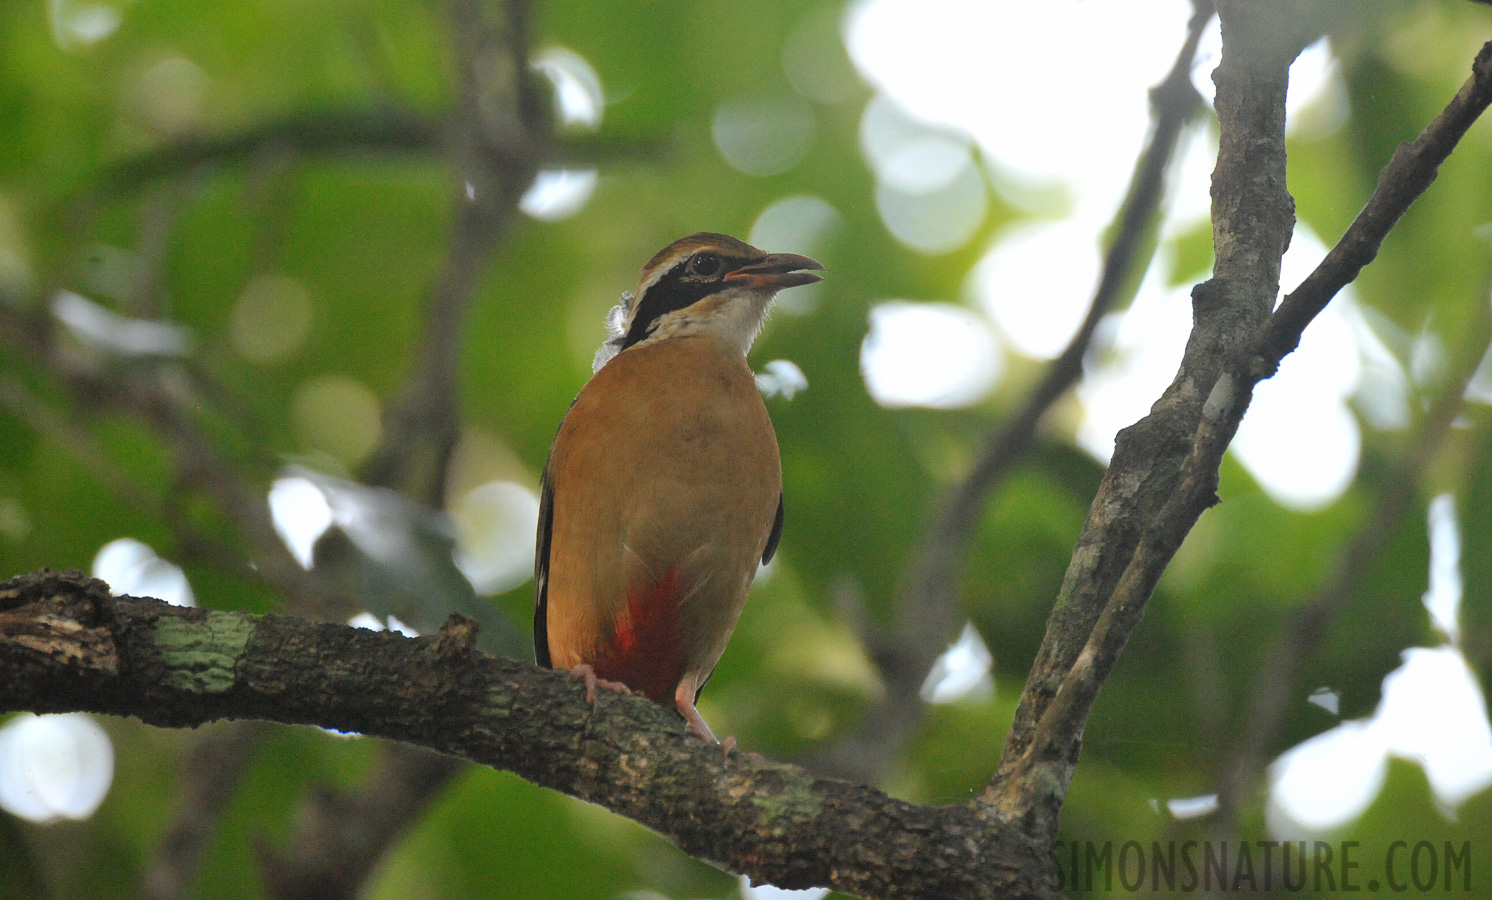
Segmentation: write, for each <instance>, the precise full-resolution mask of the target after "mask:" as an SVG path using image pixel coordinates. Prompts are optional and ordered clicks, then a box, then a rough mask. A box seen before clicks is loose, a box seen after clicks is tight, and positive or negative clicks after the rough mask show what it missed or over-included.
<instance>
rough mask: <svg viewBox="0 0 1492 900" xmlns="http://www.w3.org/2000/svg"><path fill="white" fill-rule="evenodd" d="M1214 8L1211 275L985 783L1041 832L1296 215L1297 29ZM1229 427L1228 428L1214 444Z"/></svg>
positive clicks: (1070, 578)
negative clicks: (1292, 86) (1207, 413)
mask: <svg viewBox="0 0 1492 900" xmlns="http://www.w3.org/2000/svg"><path fill="white" fill-rule="evenodd" d="M1218 13H1219V16H1220V17H1221V19H1222V28H1223V57H1222V62H1221V64H1220V65H1219V66H1218V69H1217V71H1216V72H1215V73H1214V75H1213V80H1214V82H1215V83H1216V84H1217V98H1216V107H1217V113H1218V120H1219V125H1220V138H1219V150H1218V160H1217V168H1216V171H1215V172H1214V174H1213V185H1212V196H1213V244H1214V247H1215V250H1216V263H1215V265H1214V268H1213V278H1212V280H1210V281H1208V282H1206V283H1204V284H1202V285H1199V286H1198V287H1197V288H1196V289H1195V290H1194V291H1193V293H1192V297H1193V319H1194V325H1193V328H1192V334H1191V337H1190V339H1189V340H1188V342H1187V347H1186V352H1185V354H1184V356H1183V358H1182V362H1181V368H1180V369H1179V371H1178V372H1177V374H1176V378H1175V380H1173V381H1172V383H1171V385H1170V387H1168V388H1167V389H1166V392H1165V393H1164V394H1163V395H1162V396H1161V398H1160V399H1159V400H1158V401H1157V402H1156V404H1155V406H1154V407H1152V410H1151V413H1150V415H1148V416H1146V417H1145V418H1144V419H1142V420H1140V421H1139V422H1137V423H1135V424H1134V425H1131V426H1130V427H1128V428H1125V429H1123V430H1122V431H1120V432H1119V434H1118V435H1117V437H1116V440H1115V447H1114V456H1113V459H1112V460H1111V462H1110V464H1109V469H1108V471H1107V472H1106V473H1105V475H1104V479H1103V482H1102V483H1101V485H1100V486H1099V491H1098V495H1097V496H1096V497H1095V499H1094V501H1093V505H1092V506H1091V507H1090V508H1089V513H1088V519H1087V521H1086V522H1085V523H1084V526H1083V531H1082V534H1081V535H1080V536H1079V538H1078V543H1077V547H1076V548H1075V550H1074V552H1073V557H1072V562H1071V563H1070V564H1069V566H1068V569H1067V575H1066V577H1065V578H1064V580H1063V584H1062V588H1061V592H1060V593H1059V595H1058V597H1057V602H1056V604H1055V606H1054V607H1053V610H1052V615H1051V617H1050V619H1049V621H1048V623H1047V631H1046V636H1045V638H1044V640H1043V641H1042V646H1041V650H1040V651H1039V653H1038V655H1037V657H1036V660H1035V662H1034V663H1033V664H1032V668H1031V674H1030V677H1029V678H1028V679H1027V681H1026V687H1025V690H1024V692H1023V693H1022V695H1021V702H1020V706H1019V707H1018V708H1017V710H1016V718H1015V723H1014V726H1013V727H1012V729H1011V733H1010V736H1009V738H1008V739H1007V740H1006V744H1005V752H1004V756H1003V759H1002V761H1001V766H1000V771H999V773H998V774H997V775H996V777H995V779H994V780H993V781H992V782H991V785H990V787H989V789H988V790H987V791H986V792H985V795H984V796H985V799H986V800H987V801H988V802H990V803H991V804H993V805H995V806H996V807H997V808H999V809H1001V810H1003V811H1004V814H1006V815H1009V816H1013V817H1021V816H1027V815H1032V814H1034V815H1035V816H1036V818H1037V821H1038V824H1039V827H1041V828H1044V829H1047V830H1049V831H1050V832H1051V834H1052V835H1053V836H1054V835H1055V828H1056V817H1057V812H1058V810H1059V809H1060V807H1061V799H1062V797H1063V796H1064V795H1065V794H1066V789H1067V785H1068V783H1069V782H1070V780H1071V777H1072V770H1073V767H1074V766H1075V765H1076V763H1077V758H1078V754H1079V751H1080V750H1081V746H1082V729H1083V726H1084V724H1085V723H1086V720H1087V714H1088V711H1089V709H1091V707H1092V703H1093V700H1094V699H1095V697H1096V695H1097V691H1098V688H1099V687H1100V686H1101V685H1102V683H1103V681H1104V679H1105V678H1107V676H1108V674H1109V672H1110V671H1111V670H1112V668H1113V666H1114V664H1115V663H1116V662H1117V660H1118V655H1119V652H1120V650H1121V649H1122V648H1123V646H1124V643H1125V642H1126V641H1127V640H1128V638H1129V635H1130V633H1131V632H1132V631H1133V630H1134V628H1135V627H1136V626H1137V625H1138V624H1139V620H1140V618H1141V616H1142V615H1143V614H1144V610H1145V604H1146V602H1147V601H1148V599H1149V597H1150V591H1151V589H1152V588H1153V587H1154V584H1155V581H1156V579H1158V578H1159V577H1160V572H1161V570H1162V569H1163V568H1164V566H1165V564H1166V562H1168V561H1169V559H1170V556H1171V553H1173V552H1174V550H1175V547H1176V546H1179V544H1180V541H1181V539H1182V538H1184V537H1185V535H1186V533H1187V531H1188V530H1189V529H1190V527H1191V525H1192V523H1193V522H1195V520H1196V517H1197V516H1199V515H1200V514H1201V513H1202V511H1203V510H1204V509H1205V508H1207V507H1208V506H1210V505H1211V504H1212V503H1213V502H1215V492H1214V489H1213V485H1215V480H1216V477H1217V468H1216V462H1215V461H1212V467H1211V469H1210V470H1208V469H1207V468H1206V467H1205V465H1200V464H1199V463H1198V461H1197V460H1198V456H1199V454H1198V453H1197V452H1196V450H1195V449H1194V447H1193V444H1194V440H1193V435H1194V433H1195V432H1196V431H1197V427H1198V425H1199V423H1201V422H1202V421H1203V411H1204V403H1205V402H1206V398H1207V397H1208V393H1209V392H1210V391H1211V390H1212V389H1213V384H1214V383H1215V382H1217V381H1218V379H1219V376H1220V375H1221V374H1222V370H1223V365H1224V361H1225V360H1228V359H1231V358H1233V357H1234V356H1235V355H1236V354H1237V353H1238V351H1239V350H1240V348H1245V347H1248V346H1249V345H1250V344H1251V343H1252V341H1253V339H1254V336H1255V335H1256V334H1257V333H1258V330H1259V328H1260V327H1261V326H1262V325H1263V323H1264V320H1265V318H1266V317H1267V316H1268V315H1269V311H1270V309H1271V307H1272V306H1273V304H1274V299H1275V295H1276V293H1277V292H1278V289H1279V271H1280V258H1281V257H1282V256H1283V255H1284V252H1285V247H1286V246H1287V245H1288V244H1289V241H1290V232H1291V228H1292V226H1293V224H1294V215H1293V209H1292V201H1291V199H1290V195H1289V192H1288V191H1287V190H1286V187H1285V88H1286V84H1287V80H1288V71H1289V66H1290V62H1291V60H1293V59H1294V57H1295V54H1296V53H1297V52H1299V50H1300V48H1301V47H1302V46H1303V45H1304V36H1303V35H1299V34H1293V35H1292V34H1286V33H1282V32H1281V31H1280V30H1279V24H1278V23H1280V22H1281V21H1286V22H1288V21H1293V19H1292V15H1293V10H1278V9H1271V10H1270V11H1269V12H1268V13H1267V15H1266V13H1265V11H1263V10H1262V9H1253V8H1251V7H1250V6H1248V5H1247V4H1242V3H1239V2H1222V3H1219V4H1218ZM1265 19H1268V20H1269V21H1268V22H1266V21H1264V20H1265ZM1241 415H1242V413H1241V411H1240V412H1239V416H1241ZM1236 424H1237V420H1236V419H1234V420H1233V426H1234V427H1236ZM1231 436H1232V432H1231V431H1228V433H1227V436H1226V438H1224V439H1223V440H1222V444H1221V447H1222V448H1226V446H1227V438H1231ZM1220 457H1221V450H1220V449H1219V451H1218V458H1219V459H1220ZM1209 459H1210V458H1209Z"/></svg>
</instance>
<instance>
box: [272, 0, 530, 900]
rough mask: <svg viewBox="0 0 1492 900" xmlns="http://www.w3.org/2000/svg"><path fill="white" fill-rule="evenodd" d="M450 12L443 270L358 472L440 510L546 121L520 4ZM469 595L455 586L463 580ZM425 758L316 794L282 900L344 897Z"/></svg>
mask: <svg viewBox="0 0 1492 900" xmlns="http://www.w3.org/2000/svg"><path fill="white" fill-rule="evenodd" d="M490 8H491V7H490V5H489V4H483V3H481V2H479V0H455V2H453V3H452V6H451V12H452V27H453V31H454V35H455V44H456V47H457V48H458V57H459V60H458V61H459V66H460V72H461V95H460V101H459V112H458V115H457V118H456V120H455V123H454V128H455V134H454V135H453V140H452V144H453V145H454V146H453V153H454V162H455V164H456V166H455V167H456V173H455V174H456V178H455V184H454V197H453V201H452V203H453V219H454V224H453V229H452V235H451V243H450V249H449V253H448V255H447V259H446V265H445V270H444V272H443V273H442V275H441V278H440V281H439V283H438V284H437V285H436V287H435V289H434V290H433V292H432V294H431V296H430V298H429V301H428V302H427V305H426V308H425V319H424V326H425V330H424V335H423V339H422V342H421V347H420V352H419V356H418V358H417V361H416V364H415V368H414V372H413V374H412V375H411V376H410V378H409V380H408V381H407V382H406V384H405V385H404V388H403V389H402V390H401V391H400V393H399V395H398V396H397V397H396V398H395V399H394V400H392V401H391V402H390V403H389V405H388V407H387V408H386V409H385V412H384V437H383V441H382V443H381V444H380V445H379V446H378V447H377V448H376V449H375V450H374V452H373V453H372V454H371V455H370V457H369V459H368V462H367V463H366V465H365V466H364V467H363V471H362V479H361V480H362V481H363V482H364V483H366V484H370V485H376V486H381V487H388V488H393V489H395V490H398V491H400V492H401V493H403V494H405V495H406V496H409V497H411V498H414V499H416V500H419V501H420V502H422V503H425V504H427V505H429V506H432V507H436V508H440V507H443V506H444V505H445V500H446V496H445V495H446V484H447V480H448V476H449V470H450V461H451V454H452V451H453V450H454V449H455V445H456V441H457V438H458V436H459V432H460V414H461V402H460V391H459V388H460V382H459V363H460V356H461V338H462V335H463V332H464V326H465V322H466V313H467V310H468V309H469V308H470V306H471V301H472V298H473V296H474V295H475V293H476V289H477V285H478V282H479V279H480V277H481V275H482V272H483V270H484V269H485V267H486V265H487V262H488V260H489V259H490V258H491V255H492V252H493V250H494V249H495V248H496V247H497V244H498V242H499V240H500V239H501V237H502V236H503V234H504V233H505V231H506V229H507V227H508V225H509V223H510V222H511V221H512V219H513V217H514V215H516V213H517V208H518V202H519V200H520V199H521V198H522V196H523V193H524V191H525V190H527V188H528V186H529V184H530V183H531V182H532V181H533V178H534V175H535V174H536V173H537V171H538V167H539V164H540V161H541V160H542V159H543V158H544V155H545V153H546V152H547V149H548V147H549V145H550V139H551V132H550V121H549V118H548V116H547V113H546V112H545V109H544V105H543V103H542V102H541V100H540V97H539V94H538V90H537V86H536V84H535V83H534V80H533V77H534V76H533V72H532V70H531V67H530V66H529V62H528V54H529V43H530V29H529V12H530V11H529V4H528V3H527V2H526V0H508V2H506V3H505V4H503V6H502V12H503V17H502V20H501V22H497V21H494V20H493V17H492V15H491V13H490ZM462 583H463V584H464V582H462ZM461 765H462V763H461V761H460V760H458V759H455V758H452V757H447V756H440V755H437V754H433V753H431V752H429V751H428V750H422V749H419V748H414V747H406V746H401V745H396V744H389V745H387V746H385V747H384V748H383V760H382V762H381V764H380V767H379V770H378V771H377V772H375V773H374V775H373V776H372V777H370V778H369V779H368V780H367V781H366V782H365V783H364V785H363V786H362V787H361V788H359V789H358V790H357V791H355V792H352V793H349V794H345V795H341V794H337V795H334V794H331V793H328V792H324V791H323V792H320V793H316V792H313V794H312V797H311V799H310V800H309V801H308V805H307V807H306V808H305V809H303V810H302V813H301V815H300V816H299V817H298V818H299V821H300V827H299V828H298V829H297V833H296V836H295V837H294V838H293V840H292V841H291V842H290V848H291V849H290V851H289V852H288V853H285V854H279V853H275V852H272V851H268V850H265V851H264V852H262V853H261V863H262V868H263V871H264V874H265V880H266V881H267V882H268V883H269V885H270V888H271V891H272V893H273V895H274V896H275V897H276V898H279V900H297V898H309V897H316V898H339V897H346V898H352V897H355V896H357V895H358V894H359V892H360V891H361V888H362V885H363V884H364V883H365V881H366V880H367V878H368V876H369V875H370V874H371V873H372V872H373V871H374V869H375V865H374V864H375V863H376V861H377V860H378V859H379V858H380V857H382V855H383V854H384V852H386V851H387V849H388V848H389V847H390V846H391V845H392V844H393V842H394V841H395V840H396V839H397V838H398V837H399V835H401V834H403V832H404V830H405V829H406V828H407V827H408V826H409V825H410V824H412V823H413V822H414V821H415V820H416V818H417V817H418V816H419V815H420V814H422V813H423V812H424V810H425V808H426V807H427V806H428V805H429V803H430V802H431V801H432V800H433V798H434V796H435V794H436V793H437V792H438V791H439V790H440V789H441V788H443V787H444V786H445V784H446V783H447V782H448V781H449V780H450V779H451V778H453V777H454V776H455V775H456V773H457V772H458V771H459V770H460V768H461Z"/></svg>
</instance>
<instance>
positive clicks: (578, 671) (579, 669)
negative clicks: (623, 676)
mask: <svg viewBox="0 0 1492 900" xmlns="http://www.w3.org/2000/svg"><path fill="white" fill-rule="evenodd" d="M570 677H571V678H573V679H575V680H576V681H583V682H585V702H587V703H589V704H590V705H592V706H595V705H596V688H598V687H603V688H606V689H607V690H608V691H615V692H616V693H618V694H630V693H632V689H631V688H629V687H627V686H626V685H625V684H622V683H621V682H620V681H607V680H606V679H605V678H602V677H600V676H599V675H597V674H596V670H595V669H592V668H591V667H590V666H588V665H586V664H585V663H581V664H580V665H578V666H576V667H575V668H573V669H571V670H570Z"/></svg>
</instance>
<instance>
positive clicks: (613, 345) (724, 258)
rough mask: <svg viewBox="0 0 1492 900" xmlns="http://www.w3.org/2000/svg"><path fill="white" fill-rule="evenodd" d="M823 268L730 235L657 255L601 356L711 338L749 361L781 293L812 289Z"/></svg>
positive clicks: (627, 299)
mask: <svg viewBox="0 0 1492 900" xmlns="http://www.w3.org/2000/svg"><path fill="white" fill-rule="evenodd" d="M823 268H824V267H823V266H821V265H819V264H818V263H817V262H815V261H813V260H811V259H809V258H808V257H806V256H798V255H797V254H794V253H763V252H762V251H760V250H758V249H756V248H755V247H753V246H751V245H750V244H748V243H746V242H745V241H739V240H736V239H735V238H733V237H730V236H729V235H724V234H713V233H711V232H707V231H702V232H699V233H698V234H691V235H689V236H688V237H686V238H680V239H679V240H677V241H674V242H673V243H672V244H669V245H668V246H667V247H664V248H663V249H662V250H659V251H658V253H657V254H656V255H654V256H653V258H652V259H650V260H648V262H647V265H645V266H643V267H642V276H641V278H640V280H639V281H638V285H637V294H636V295H635V297H634V296H631V295H626V296H623V297H622V302H621V303H619V304H617V306H616V307H615V308H613V310H612V314H611V316H609V317H608V320H607V321H608V325H609V326H610V327H611V329H612V332H613V337H612V339H611V340H609V341H607V342H606V344H605V346H603V347H602V348H601V351H600V352H599V353H597V354H596V366H595V368H596V369H597V370H599V369H600V368H601V366H602V365H604V364H605V363H606V361H607V360H609V359H610V358H611V357H612V356H614V355H616V354H617V353H619V352H621V351H622V350H625V349H627V348H628V347H631V346H633V345H634V344H640V343H642V342H643V341H646V340H649V339H654V338H656V339H659V340H662V339H665V338H667V337H670V336H673V335H677V334H686V333H695V334H698V333H701V332H712V333H714V334H717V335H719V336H720V337H722V338H724V339H726V340H728V341H730V342H731V343H733V344H735V345H736V346H739V347H740V348H741V352H742V353H745V352H746V351H747V350H749V349H750V348H751V342H752V341H753V340H755V339H756V335H757V332H759V331H761V327H762V323H763V322H764V321H765V320H766V318H767V310H768V309H769V308H770V307H771V305H772V298H773V297H775V296H776V295H777V292H778V291H780V290H782V289H783V288H790V287H797V286H798V285H803V284H813V283H814V282H815V281H818V280H820V278H821V277H822V276H819V275H816V274H814V272H816V271H823Z"/></svg>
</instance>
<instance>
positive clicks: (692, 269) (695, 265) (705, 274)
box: [689, 253, 725, 278]
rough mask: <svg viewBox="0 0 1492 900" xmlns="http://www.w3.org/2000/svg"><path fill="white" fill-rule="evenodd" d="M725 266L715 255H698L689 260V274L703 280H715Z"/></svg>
mask: <svg viewBox="0 0 1492 900" xmlns="http://www.w3.org/2000/svg"><path fill="white" fill-rule="evenodd" d="M724 266H725V264H724V263H723V262H721V261H720V257H718V256H716V255H715V254H713V253H696V254H694V256H693V257H692V258H690V260H689V273H690V274H691V275H698V276H700V277H701V278H714V277H715V276H716V275H719V274H720V270H721V269H722V268H724Z"/></svg>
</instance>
